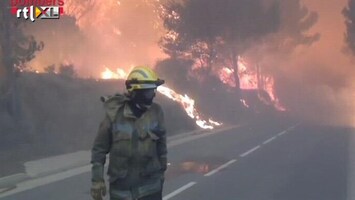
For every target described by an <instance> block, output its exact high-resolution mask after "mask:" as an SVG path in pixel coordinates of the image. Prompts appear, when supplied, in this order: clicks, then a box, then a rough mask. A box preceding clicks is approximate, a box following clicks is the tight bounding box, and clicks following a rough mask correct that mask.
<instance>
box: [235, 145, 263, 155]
mask: <svg viewBox="0 0 355 200" xmlns="http://www.w3.org/2000/svg"><path fill="white" fill-rule="evenodd" d="M259 148H260V145H258V146H256V147H254V148H252V149H250V150H249V151H247V152H245V153H243V154H241V155H240V157H245V156H247V155H249V154H251V153H253V152H254V151H256V150H258V149H259Z"/></svg>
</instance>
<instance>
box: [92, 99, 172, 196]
mask: <svg viewBox="0 0 355 200" xmlns="http://www.w3.org/2000/svg"><path fill="white" fill-rule="evenodd" d="M102 100H103V101H104V108H105V113H106V116H105V119H104V120H103V121H102V122H101V124H100V127H99V130H98V134H97V137H96V139H95V141H94V145H93V148H92V158H91V163H92V164H93V168H92V181H102V180H103V166H104V164H105V161H106V154H108V153H109V166H108V176H109V182H110V185H111V187H110V194H111V196H112V195H113V196H115V198H117V199H137V198H141V197H144V196H147V195H150V194H153V193H156V192H159V191H160V190H161V189H162V178H163V175H164V171H165V170H166V168H167V157H166V155H167V146H166V130H165V127H164V115H163V111H162V109H161V107H160V106H159V105H158V104H156V103H153V104H152V105H151V106H150V108H149V109H148V110H147V111H145V112H144V114H143V115H142V116H141V117H139V118H137V117H136V116H135V115H134V114H133V112H132V110H131V108H130V106H129V104H128V101H129V98H127V96H125V95H120V94H117V95H115V96H112V97H108V98H102Z"/></svg>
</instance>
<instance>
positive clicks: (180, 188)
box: [2, 119, 355, 200]
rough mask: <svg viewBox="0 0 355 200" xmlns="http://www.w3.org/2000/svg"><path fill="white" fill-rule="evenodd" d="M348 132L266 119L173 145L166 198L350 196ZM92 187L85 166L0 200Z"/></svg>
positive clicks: (65, 195)
mask: <svg viewBox="0 0 355 200" xmlns="http://www.w3.org/2000/svg"><path fill="white" fill-rule="evenodd" d="M351 131H352V130H351V129H349V128H345V127H330V126H321V125H311V124H304V123H301V124H299V123H298V122H296V121H292V120H287V119H277V120H276V119H267V120H265V121H263V122H258V123H254V124H250V125H247V126H244V127H239V128H235V129H231V130H227V131H223V132H219V133H216V134H211V135H208V136H206V137H202V138H198V139H195V140H192V141H188V142H185V143H183V144H179V145H176V146H173V147H171V148H169V162H170V165H169V169H168V172H167V175H166V183H165V186H164V199H165V200H168V199H171V200H194V199H204V200H209V199H211V200H215V199H223V200H237V199H238V200H239V199H240V200H269V199H270V200H271V199H272V200H328V199H329V200H343V199H344V200H345V199H347V200H349V199H353V197H352V185H353V184H352V179H353V176H352V175H351V174H353V173H352V169H353V167H352V164H351V163H352V156H351V155H352V154H351V152H352V149H354V148H352V146H353V144H352V140H353V137H352V134H351ZM349 152H350V153H349ZM354 185H355V184H354ZM89 188H90V173H89V172H86V173H83V174H80V175H75V176H72V177H69V178H67V179H64V180H61V181H56V182H51V183H48V184H45V185H43V186H40V187H37V188H33V189H30V190H26V191H23V192H20V193H16V194H13V195H10V196H7V197H4V198H2V199H4V200H42V199H43V200H63V199H65V200H88V199H90V196H89ZM106 199H108V198H106Z"/></svg>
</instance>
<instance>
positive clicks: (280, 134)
mask: <svg viewBox="0 0 355 200" xmlns="http://www.w3.org/2000/svg"><path fill="white" fill-rule="evenodd" d="M285 133H287V130H286V131H282V132H281V133H279V134H277V135H278V136H282V135H284V134H285Z"/></svg>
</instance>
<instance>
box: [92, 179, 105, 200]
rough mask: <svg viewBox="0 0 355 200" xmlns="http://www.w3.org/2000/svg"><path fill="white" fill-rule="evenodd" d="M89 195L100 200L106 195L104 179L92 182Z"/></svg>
mask: <svg viewBox="0 0 355 200" xmlns="http://www.w3.org/2000/svg"><path fill="white" fill-rule="evenodd" d="M90 193H91V196H92V198H93V199H94V200H102V197H103V196H105V195H106V185H105V182H104V181H98V182H92V187H91V192H90Z"/></svg>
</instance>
